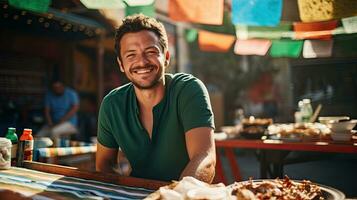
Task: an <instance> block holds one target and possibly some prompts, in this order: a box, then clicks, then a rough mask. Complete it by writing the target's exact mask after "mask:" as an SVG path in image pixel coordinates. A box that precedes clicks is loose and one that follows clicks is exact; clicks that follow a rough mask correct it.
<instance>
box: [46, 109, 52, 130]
mask: <svg viewBox="0 0 357 200" xmlns="http://www.w3.org/2000/svg"><path fill="white" fill-rule="evenodd" d="M50 112H51V109H50V107H48V106H45V117H46V121H47V124H48V125H49V126H52V125H53V121H52V118H51V113H50Z"/></svg>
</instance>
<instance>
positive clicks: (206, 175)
mask: <svg viewBox="0 0 357 200" xmlns="http://www.w3.org/2000/svg"><path fill="white" fill-rule="evenodd" d="M213 134H214V132H213V129H212V128H209V127H199V128H194V129H191V130H189V131H187V132H186V133H185V137H186V148H187V152H188V155H189V158H190V162H189V163H188V164H187V166H186V167H185V169H184V170H183V172H182V173H181V177H180V179H182V178H183V177H185V176H192V177H195V178H197V179H199V180H201V181H205V182H207V183H211V182H212V180H213V178H214V174H215V166H216V147H215V144H214V138H213Z"/></svg>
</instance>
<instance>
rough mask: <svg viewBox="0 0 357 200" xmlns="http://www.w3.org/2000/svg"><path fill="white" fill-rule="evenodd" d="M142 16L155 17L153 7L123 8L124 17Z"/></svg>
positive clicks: (152, 5)
mask: <svg viewBox="0 0 357 200" xmlns="http://www.w3.org/2000/svg"><path fill="white" fill-rule="evenodd" d="M140 13H141V14H144V15H146V16H150V17H155V7H154V4H150V5H146V6H129V5H127V7H126V8H125V16H128V15H134V14H140Z"/></svg>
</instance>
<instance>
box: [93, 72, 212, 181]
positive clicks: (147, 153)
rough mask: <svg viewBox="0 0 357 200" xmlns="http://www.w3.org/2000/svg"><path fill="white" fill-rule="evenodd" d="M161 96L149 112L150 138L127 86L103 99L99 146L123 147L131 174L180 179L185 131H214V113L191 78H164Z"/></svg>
mask: <svg viewBox="0 0 357 200" xmlns="http://www.w3.org/2000/svg"><path fill="white" fill-rule="evenodd" d="M165 81H166V85H165V95H164V97H163V99H162V100H161V101H160V103H159V104H157V105H156V106H155V107H154V108H153V111H152V112H153V117H154V126H153V131H152V139H150V137H149V135H148V133H147V131H146V130H145V129H144V127H143V126H142V124H141V121H140V117H139V115H140V113H139V107H138V103H137V99H136V95H135V92H134V87H133V85H132V84H131V83H129V84H126V85H124V86H121V87H119V88H116V89H114V90H113V91H111V92H110V93H109V94H108V95H107V96H106V97H104V99H103V102H102V105H101V107H100V111H99V120H98V142H99V143H100V144H102V145H104V146H106V147H109V148H119V147H120V148H121V150H122V151H123V152H124V153H125V155H126V156H127V158H128V160H129V162H130V164H131V167H132V173H131V176H135V177H140V178H148V179H157V180H164V181H171V180H178V179H179V177H180V175H181V172H182V171H183V169H184V168H185V166H186V165H187V163H188V162H189V157H188V153H187V150H186V143H185V133H186V132H187V131H188V130H190V129H193V128H196V127H212V128H214V122H213V112H212V108H211V104H210V100H209V96H208V92H207V89H206V87H205V86H204V84H203V83H202V82H201V81H200V80H198V79H197V78H195V77H193V76H192V75H189V74H183V73H178V74H175V75H172V74H165Z"/></svg>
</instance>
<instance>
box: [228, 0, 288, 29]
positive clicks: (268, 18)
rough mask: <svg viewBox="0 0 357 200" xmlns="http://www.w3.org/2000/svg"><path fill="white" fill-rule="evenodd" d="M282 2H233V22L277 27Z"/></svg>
mask: <svg viewBox="0 0 357 200" xmlns="http://www.w3.org/2000/svg"><path fill="white" fill-rule="evenodd" d="M281 10H282V0H249V1H247V0H232V22H233V24H243V25H251V26H276V25H278V24H279V22H280V18H281Z"/></svg>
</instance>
